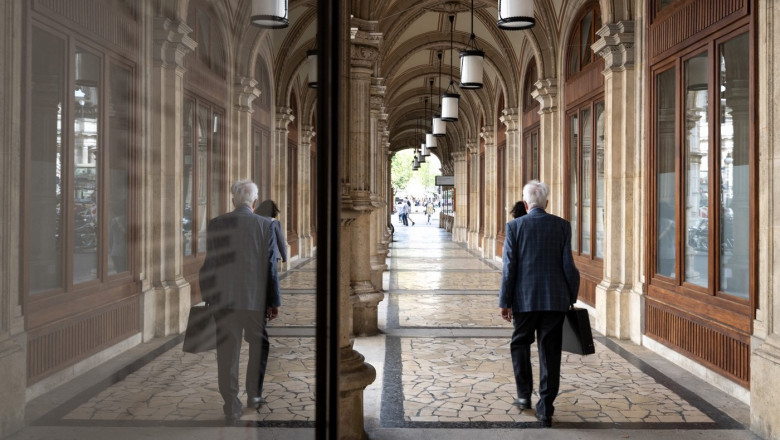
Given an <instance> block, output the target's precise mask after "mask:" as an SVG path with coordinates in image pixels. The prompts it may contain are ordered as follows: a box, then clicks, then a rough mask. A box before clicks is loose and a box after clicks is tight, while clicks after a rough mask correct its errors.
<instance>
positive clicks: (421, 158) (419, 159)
mask: <svg viewBox="0 0 780 440" xmlns="http://www.w3.org/2000/svg"><path fill="white" fill-rule="evenodd" d="M417 156H418V159H417V160H418V162H419V163H425V156H423V154H422V152H419V153H417Z"/></svg>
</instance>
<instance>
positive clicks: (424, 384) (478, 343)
mask: <svg viewBox="0 0 780 440" xmlns="http://www.w3.org/2000/svg"><path fill="white" fill-rule="evenodd" d="M418 215H419V216H420V220H422V215H421V214H418ZM434 217H435V216H434ZM395 221H397V219H394V222H395ZM424 223H425V222H424V221H417V222H416V225H415V226H408V227H407V226H402V225H400V224H398V223H397V222H396V223H395V224H394V226H395V234H394V240H393V243H392V245H391V250H390V255H389V258H388V267H389V270H388V271H387V272H386V273H385V274H384V285H383V289H384V291H385V292H384V293H385V300H384V301H382V303H380V308H379V316H380V323H379V324H380V330H381V334H380V335H379V336H375V337H370V338H357V339H356V340H355V348H356V350H358V351H359V352H361V353H362V354H363V355H365V357H366V361H367V362H368V363H370V364H371V365H373V366H374V367H375V368H376V369H377V380H376V382H374V383H373V384H371V385H370V386H369V387H368V388H367V389H366V392H365V395H364V396H365V397H364V400H365V411H364V413H365V424H366V431H367V433H368V435H369V437H370V438H375V439H418V438H419V439H423V438H425V439H445V438H446V439H448V440H456V439H461V438H462V439H466V438H469V439H470V438H475V437H480V438H484V439H492V438H496V439H498V438H561V439H569V438H571V439H573V438H582V439H591V438H592V439H603V438H634V439H643V438H646V439H651V438H652V439H665V438H675V439H687V438H691V439H693V438H697V439H710V438H712V439H754V438H757V437H755V436H753V435H752V434H751V433H750V431H749V430H748V429H747V428H746V425H747V424H748V420H749V408H748V406H747V405H746V404H745V403H743V402H740V401H738V400H737V399H735V398H733V397H732V396H730V395H728V394H727V393H724V392H722V391H720V390H718V389H716V388H714V387H712V386H710V385H709V384H707V383H705V382H704V381H702V380H700V379H698V378H695V377H694V376H692V375H690V373H688V372H687V371H684V370H683V369H681V368H678V367H676V366H674V365H672V364H671V363H669V362H668V361H666V360H664V359H662V358H660V357H659V356H658V355H656V354H654V353H652V352H650V351H648V350H647V349H644V348H643V347H639V346H636V345H634V344H632V343H630V342H626V341H617V340H613V339H611V338H606V337H603V336H601V335H598V334H594V336H595V339H596V353H595V354H593V355H589V356H579V355H575V354H569V353H564V358H563V365H562V373H561V376H562V378H561V391H560V395H559V397H558V399H557V400H556V413H555V416H554V418H553V429H550V430H540V429H538V426H537V423H536V420H535V418H534V413H533V410H526V411H521V410H519V409H517V408H516V407H514V406H513V405H512V404H511V402H512V400H513V399H514V398H515V397H516V396H515V395H514V389H515V385H514V379H513V376H512V365H511V359H510V356H509V336H510V334H511V324H509V323H506V322H504V321H503V320H501V319H500V317H499V316H498V308H497V289H498V283H499V281H500V277H501V269H500V266H501V263H500V261H497V260H495V259H493V260H486V259H482V258H480V257H479V256H478V255H477V254H476V253H475V252H473V251H470V250H467V249H466V248H465V247H464V246H462V245H461V244H457V243H453V242H452V240H451V236H450V234H449V233H447V232H446V231H443V230H441V229H439V228H438V227H437V224H436V223H437V222H436V221H434V222H433V224H432V225H425V224H424ZM314 282H315V265H314V261H313V260H312V261H306V262H303V264H299V265H298V266H296V267H295V268H294V269H292V270H290V271H289V272H287V273H286V274H285V275H284V278H283V279H282V288H283V305H282V314H281V316H280V318H279V319H278V320H276V321H273V322H272V323H271V325H270V328H269V333H270V334H271V352H270V358H269V365H268V373H267V376H266V380H265V381H266V387H265V391H264V395H265V397H266V399H267V400H268V404H267V405H265V406H263V407H261V408H260V410H259V411H254V410H245V412H244V415H243V417H242V420H244V421H245V422H246V426H245V427H237V428H236V427H231V428H224V427H222V426H221V425H222V420H223V419H222V413H221V403H222V402H221V397H220V395H219V393H218V390H217V385H216V382H217V381H216V375H217V365H216V357H215V353H214V352H213V351H211V352H205V353H200V354H190V353H183V352H182V351H181V344H180V339H181V338H180V337H172V338H169V339H167V340H164V341H155V342H153V343H149V344H142V345H141V346H139V347H136V348H134V349H131V350H129V351H128V352H127V353H125V354H123V355H122V356H118V357H117V358H116V359H114V360H112V361H111V362H107V363H106V364H104V365H102V366H101V367H99V368H97V369H96V370H94V371H92V372H90V373H89V374H85V375H83V376H81V377H79V378H78V379H76V380H74V381H72V382H70V383H68V384H66V385H64V386H63V387H60V388H59V389H57V390H53V391H52V392H51V393H47V394H46V395H45V396H43V397H41V398H37V399H35V400H33V401H31V402H29V404H28V408H27V418H28V424H29V426H28V427H27V428H25V429H24V430H23V431H21V432H20V433H19V434H17V435H15V436H13V437H12V438H13V439H14V440H30V439H71V438H72V439H92V438H95V439H98V438H101V439H102V438H111V439H112V440H119V439H136V438H181V439H185V438H186V439H189V440H195V439H200V438H279V439H282V438H283V439H285V440H292V439H298V438H300V439H304V438H305V439H309V438H314V434H313V427H314V414H315V411H314V409H315V408H314V386H315V380H316V378H315V374H314V368H315V366H314V362H315V351H314V335H315V334H314V324H315V313H314V301H315V295H316V292H315V286H314ZM532 353H534V358H533V363H534V366H535V368H534V371H535V373H538V359H537V358H536V355H535V349H534V350H532ZM246 356H247V349H246V345H245V346H244V349H243V350H242V353H241V363H242V368H241V370H243V368H244V367H243V366H244V365H245V363H246ZM122 362H124V363H125V364H124V365H122ZM536 380H537V384H538V377H537V378H536ZM240 383H243V373H242V377H241V378H240ZM535 398H536V396H534V399H535ZM242 400H243V399H242Z"/></svg>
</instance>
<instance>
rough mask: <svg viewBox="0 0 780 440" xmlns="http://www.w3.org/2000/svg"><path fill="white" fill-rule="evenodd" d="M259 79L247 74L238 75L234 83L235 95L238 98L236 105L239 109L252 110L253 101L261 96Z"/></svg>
mask: <svg viewBox="0 0 780 440" xmlns="http://www.w3.org/2000/svg"><path fill="white" fill-rule="evenodd" d="M256 86H257V81H256V80H255V79H253V78H249V77H246V76H237V77H236V82H235V83H234V84H233V95H234V97H235V100H236V104H235V107H236V109H238V110H241V111H245V112H250V113H251V112H252V101H254V100H255V98H257V97H259V96H260V89H258V88H257V87H256Z"/></svg>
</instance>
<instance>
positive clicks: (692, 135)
mask: <svg viewBox="0 0 780 440" xmlns="http://www.w3.org/2000/svg"><path fill="white" fill-rule="evenodd" d="M707 65H708V56H707V53H706V52H704V53H702V54H700V55H698V56H697V57H695V58H692V59H690V60H687V61H686V62H685V66H684V68H685V91H686V93H685V170H686V176H685V177H686V182H687V185H688V187H687V188H686V193H685V224H686V226H687V229H686V231H685V235H686V237H685V281H687V282H689V283H693V284H696V285H699V286H702V287H707V286H708V271H709V267H708V256H709V250H708V249H709V242H708V231H709V225H708V220H707V219H708V214H709V212H708V210H709V207H708V199H709V197H708V195H709V193H708V188H709V166H708V165H709V121H708V119H707V105H708V100H709V97H708V91H707V89H708V87H707Z"/></svg>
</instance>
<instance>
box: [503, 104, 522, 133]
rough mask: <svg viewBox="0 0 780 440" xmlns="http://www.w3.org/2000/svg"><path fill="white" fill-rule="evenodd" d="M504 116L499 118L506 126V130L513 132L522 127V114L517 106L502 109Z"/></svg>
mask: <svg viewBox="0 0 780 440" xmlns="http://www.w3.org/2000/svg"><path fill="white" fill-rule="evenodd" d="M501 114H502V115H503V116H501V117H499V118H498V119H499V120H500V121H501V122H502V123H503V124H504V125H505V126H506V131H507V132H508V133H509V132H513V131H517V130H519V129H520V121H521V115H520V110H519V109H516V108H506V109H504V110H502V111H501Z"/></svg>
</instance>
